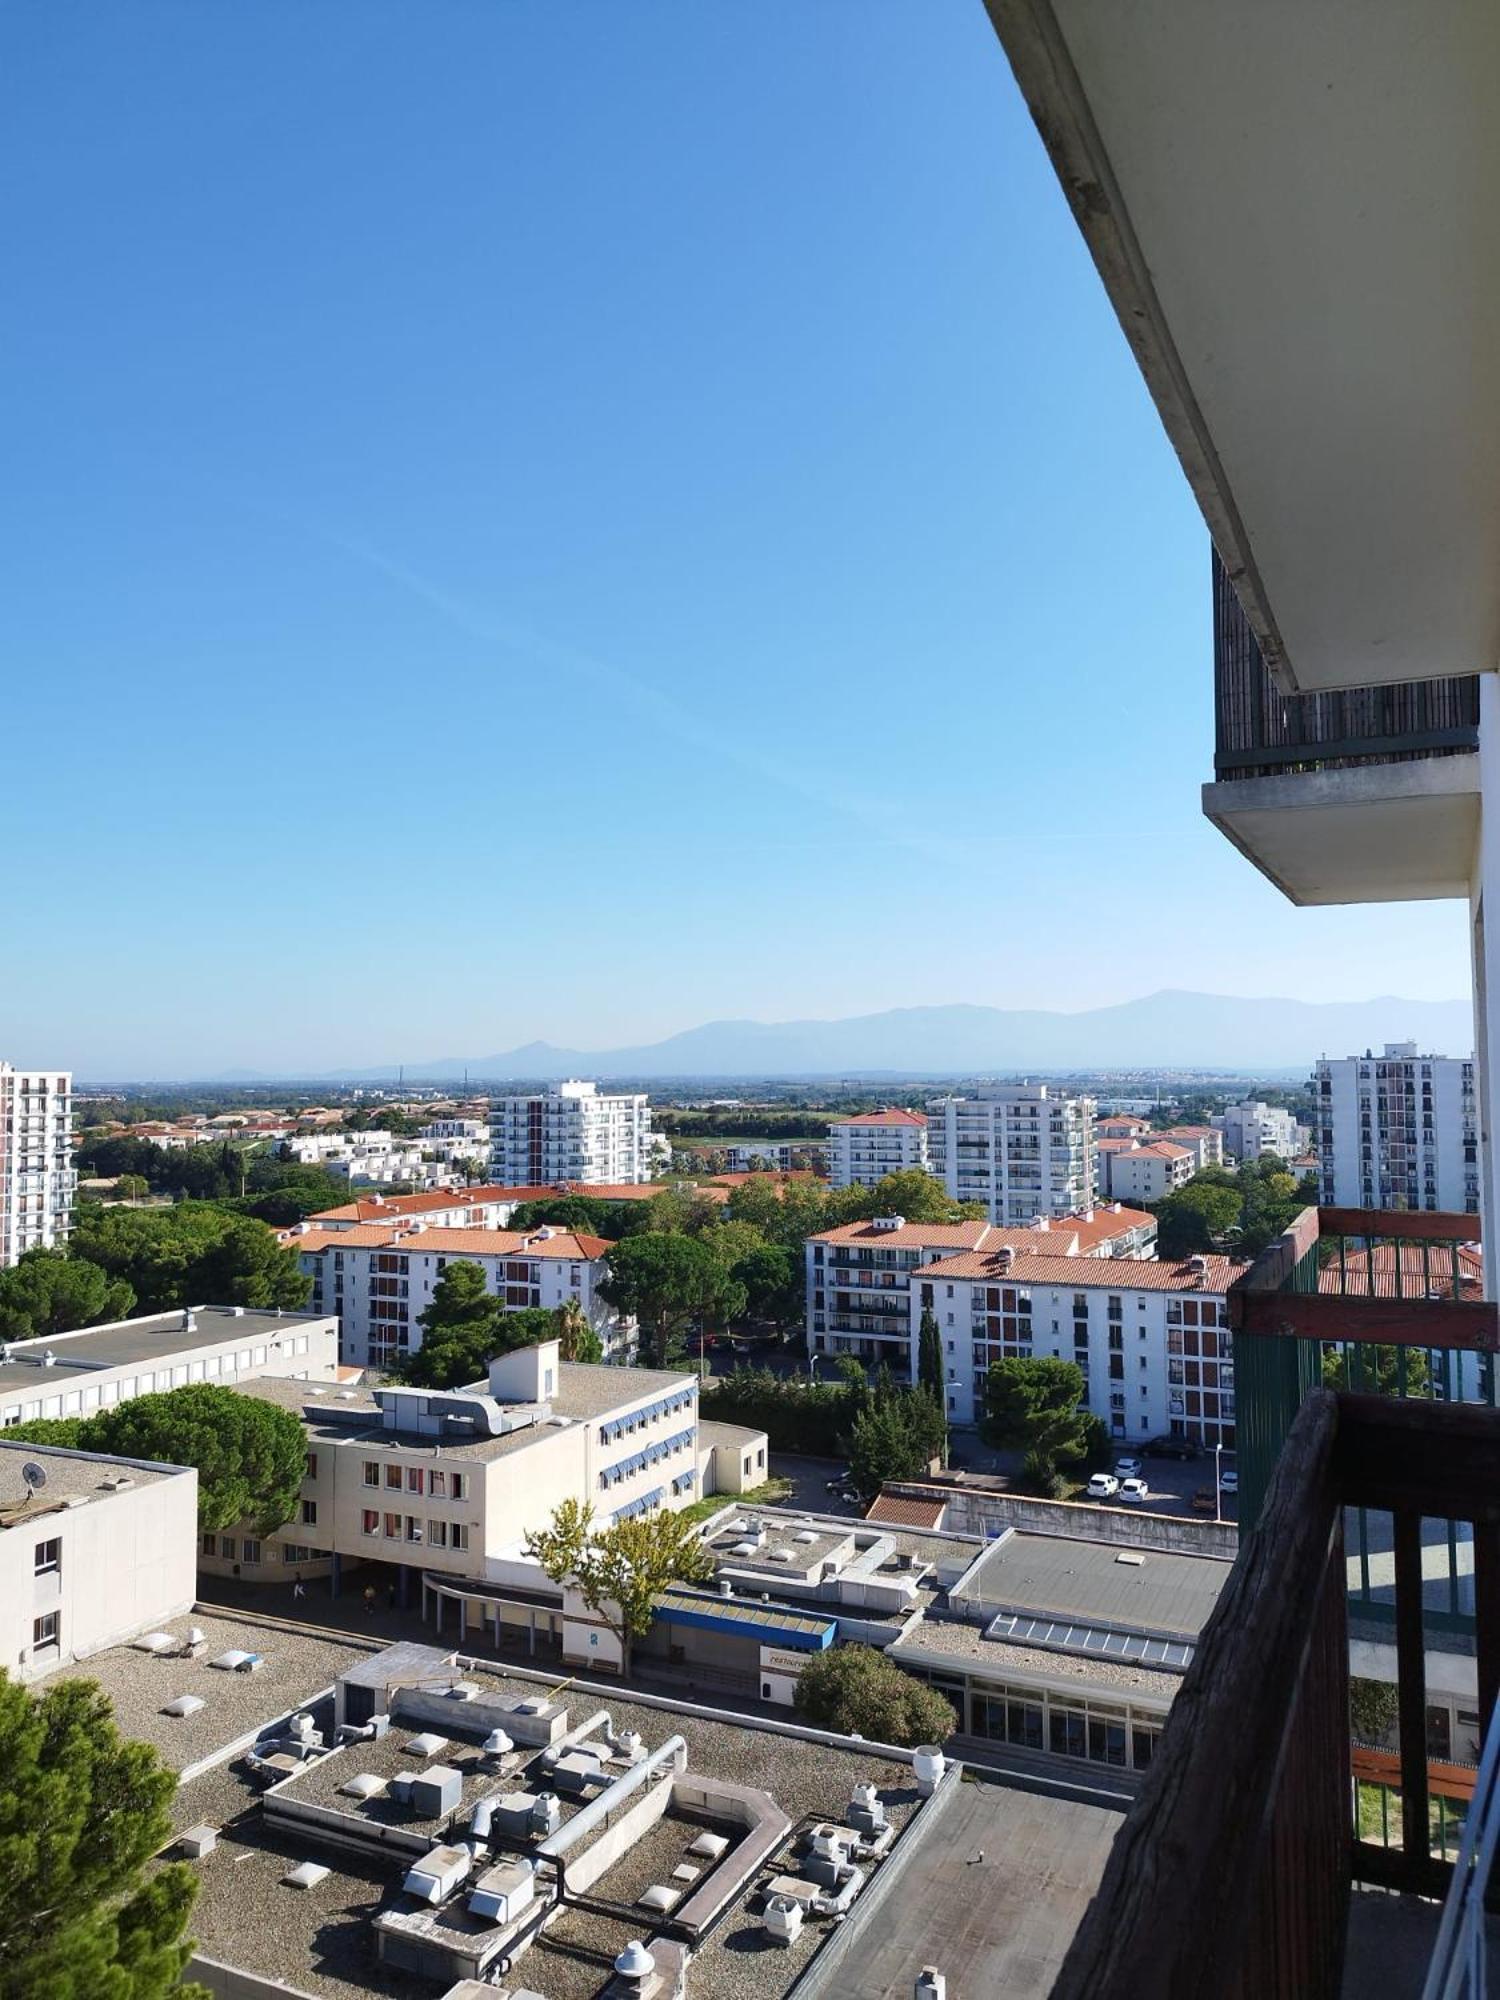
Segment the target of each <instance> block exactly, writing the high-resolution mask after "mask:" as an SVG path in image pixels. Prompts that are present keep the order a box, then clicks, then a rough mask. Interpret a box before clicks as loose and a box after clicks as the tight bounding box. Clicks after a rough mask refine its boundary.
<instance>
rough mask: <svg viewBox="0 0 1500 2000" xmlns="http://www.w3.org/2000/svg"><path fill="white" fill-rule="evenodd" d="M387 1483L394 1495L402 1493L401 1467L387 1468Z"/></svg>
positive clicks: (392, 1466)
mask: <svg viewBox="0 0 1500 2000" xmlns="http://www.w3.org/2000/svg"><path fill="white" fill-rule="evenodd" d="M385 1483H386V1485H387V1486H388V1487H389V1488H390V1490H391V1491H392V1492H393V1493H399V1492H400V1491H401V1468H400V1466H399V1465H388V1466H387V1467H386V1469H385Z"/></svg>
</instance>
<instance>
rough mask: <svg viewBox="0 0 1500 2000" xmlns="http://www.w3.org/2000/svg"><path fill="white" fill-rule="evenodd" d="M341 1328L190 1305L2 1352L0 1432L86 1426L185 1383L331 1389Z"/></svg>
mask: <svg viewBox="0 0 1500 2000" xmlns="http://www.w3.org/2000/svg"><path fill="white" fill-rule="evenodd" d="M338 1371H339V1323H338V1320H337V1319H336V1318H335V1317H334V1316H333V1315H332V1314H329V1313H297V1312H276V1311H267V1310H263V1309H259V1308H257V1307H254V1306H213V1305H204V1306H186V1307H183V1308H181V1309H179V1310H174V1311H172V1312H161V1313H143V1314H142V1315H141V1316H140V1317H139V1318H138V1319H122V1320H113V1321H111V1322H110V1323H109V1325H107V1326H86V1327H80V1328H79V1329H78V1331H77V1332H75V1333H54V1334H49V1335H48V1336H47V1337H46V1338H45V1339H41V1340H12V1341H7V1342H6V1343H4V1345H3V1346H0V1426H5V1425H9V1424H22V1423H31V1422H33V1421H35V1419H37V1418H38V1417H86V1416H89V1415H91V1414H92V1413H93V1412H94V1411H96V1410H101V1409H108V1408H109V1407H110V1406H111V1405H112V1404H115V1403H128V1402H129V1401H130V1399H131V1398H132V1397H133V1396H148V1395H150V1394H151V1393H152V1392H153V1391H157V1390H162V1389H180V1388H182V1387H183V1386H184V1384H186V1383H188V1382H220V1383H223V1384H225V1385H226V1386H227V1387H229V1388H235V1387H239V1386H241V1385H243V1384H244V1383H245V1382H247V1381H251V1380H253V1379H254V1378H255V1377H256V1376H258V1375H284V1376H296V1377H297V1378H298V1379H299V1380H306V1381H309V1382H331V1381H334V1380H336V1379H337V1376H338Z"/></svg>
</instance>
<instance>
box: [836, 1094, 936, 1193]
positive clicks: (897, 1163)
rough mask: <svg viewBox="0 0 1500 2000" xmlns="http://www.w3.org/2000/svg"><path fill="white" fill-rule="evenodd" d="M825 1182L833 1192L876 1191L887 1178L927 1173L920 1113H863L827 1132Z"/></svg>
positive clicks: (843, 1121)
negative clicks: (911, 1172) (909, 1173)
mask: <svg viewBox="0 0 1500 2000" xmlns="http://www.w3.org/2000/svg"><path fill="white" fill-rule="evenodd" d="M828 1137H829V1141H830V1151H829V1157H828V1178H829V1180H830V1181H831V1182H832V1183H833V1185H834V1186H835V1187H836V1188H846V1187H876V1186H878V1185H879V1183H880V1182H881V1181H883V1180H884V1179H885V1177H886V1175H887V1174H899V1173H905V1172H908V1171H910V1170H911V1169H912V1168H916V1169H917V1170H918V1171H919V1172H921V1173H925V1172H926V1171H927V1120H926V1119H925V1118H924V1117H923V1116H922V1114H921V1112H920V1111H898V1110H888V1111H867V1112H864V1113H863V1114H862V1115H861V1116H860V1117H858V1118H840V1119H839V1120H838V1121H837V1122H836V1123H835V1124H833V1125H830V1126H829V1128H828Z"/></svg>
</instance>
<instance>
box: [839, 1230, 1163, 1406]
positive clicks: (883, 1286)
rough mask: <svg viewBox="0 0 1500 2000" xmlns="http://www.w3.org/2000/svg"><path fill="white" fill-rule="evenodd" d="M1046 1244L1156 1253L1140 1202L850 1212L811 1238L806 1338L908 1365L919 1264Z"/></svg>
mask: <svg viewBox="0 0 1500 2000" xmlns="http://www.w3.org/2000/svg"><path fill="white" fill-rule="evenodd" d="M1038 1243H1042V1244H1045V1246H1046V1248H1047V1250H1048V1251H1049V1252H1050V1253H1051V1254H1053V1255H1055V1256H1056V1257H1058V1258H1064V1257H1068V1258H1071V1257H1083V1258H1088V1257H1105V1258H1116V1259H1121V1258H1123V1259H1145V1258H1150V1257H1151V1256H1152V1255H1153V1254H1154V1252H1155V1246H1156V1218H1155V1217H1154V1216H1151V1215H1145V1214H1143V1213H1142V1212H1141V1211H1140V1210H1139V1209H1128V1208H1122V1207H1120V1206H1119V1205H1118V1204H1116V1205H1115V1206H1113V1207H1108V1208H1092V1209H1087V1210H1085V1211H1084V1212H1083V1213H1082V1214H1080V1215H1070V1216H1063V1217H1061V1218H1060V1219H1057V1220H1054V1219H1052V1218H1051V1217H1042V1218H1039V1219H1038V1220H1037V1221H1035V1222H1032V1223H1030V1224H1028V1225H1027V1226H1026V1227H1025V1228H1010V1229H1000V1228H997V1227H996V1225H995V1224H994V1223H992V1222H908V1221H907V1220H906V1218H905V1217H904V1216H900V1215H881V1216H876V1218H875V1219H874V1220H873V1221H872V1222H846V1223H843V1224H841V1225H840V1226H839V1227H838V1228H836V1229H825V1230H823V1231H821V1232H820V1234H818V1235H817V1236H811V1237H809V1238H808V1240H807V1243H806V1245H805V1246H804V1248H805V1253H806V1259H807V1265H806V1283H807V1342H808V1348H809V1350H810V1351H811V1352H812V1353H814V1354H852V1355H854V1356H855V1357H856V1358H858V1359H859V1360H862V1361H885V1362H889V1363H890V1364H891V1365H892V1366H894V1367H896V1368H898V1369H899V1368H904V1367H906V1366H907V1365H908V1363H909V1361H910V1359H911V1356H910V1351H909V1350H910V1340H911V1290H912V1278H913V1274H914V1273H915V1272H916V1271H918V1270H919V1269H920V1268H921V1267H922V1266H924V1265H927V1264H930V1263H933V1262H935V1261H936V1260H937V1259H939V1258H942V1257H952V1256H954V1255H957V1254H960V1253H963V1252H968V1253H980V1252H983V1253H988V1252H990V1251H994V1250H997V1249H999V1248H1000V1247H1001V1246H1002V1245H1005V1244H1009V1245H1010V1246H1012V1247H1015V1246H1021V1247H1023V1248H1024V1247H1026V1246H1029V1245H1033V1244H1038Z"/></svg>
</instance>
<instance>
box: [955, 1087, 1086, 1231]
mask: <svg viewBox="0 0 1500 2000" xmlns="http://www.w3.org/2000/svg"><path fill="white" fill-rule="evenodd" d="M927 1154H928V1160H929V1171H930V1172H931V1173H933V1174H935V1175H936V1177H937V1178H938V1179H939V1180H940V1181H941V1182H942V1183H943V1185H944V1186H945V1187H946V1188H947V1190H948V1192H949V1194H950V1195H951V1196H952V1197H953V1199H954V1200H955V1201H978V1202H983V1203H984V1207H985V1212H986V1214H987V1215H988V1216H989V1219H990V1221H991V1222H995V1223H1005V1222H1030V1221H1031V1220H1032V1218H1033V1217H1034V1216H1039V1215H1074V1214H1077V1213H1079V1212H1081V1211H1082V1210H1084V1209H1087V1208H1089V1207H1090V1206H1091V1205H1092V1203H1093V1199H1094V1166H1095V1161H1094V1100H1093V1099H1092V1098H1091V1097H1068V1096H1061V1095H1059V1094H1058V1093H1057V1092H1055V1091H1053V1090H1052V1089H1051V1088H1050V1087H1049V1086H1048V1085H1047V1084H1045V1083H1002V1084H993V1085H991V1086H990V1087H989V1088H987V1089H984V1090H981V1091H978V1092H976V1093H975V1095H974V1096H972V1097H938V1098H934V1099H933V1100H932V1101H931V1102H930V1103H929V1104H928V1106H927Z"/></svg>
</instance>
